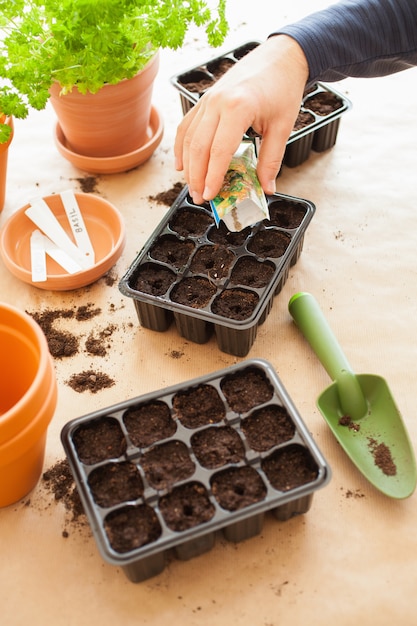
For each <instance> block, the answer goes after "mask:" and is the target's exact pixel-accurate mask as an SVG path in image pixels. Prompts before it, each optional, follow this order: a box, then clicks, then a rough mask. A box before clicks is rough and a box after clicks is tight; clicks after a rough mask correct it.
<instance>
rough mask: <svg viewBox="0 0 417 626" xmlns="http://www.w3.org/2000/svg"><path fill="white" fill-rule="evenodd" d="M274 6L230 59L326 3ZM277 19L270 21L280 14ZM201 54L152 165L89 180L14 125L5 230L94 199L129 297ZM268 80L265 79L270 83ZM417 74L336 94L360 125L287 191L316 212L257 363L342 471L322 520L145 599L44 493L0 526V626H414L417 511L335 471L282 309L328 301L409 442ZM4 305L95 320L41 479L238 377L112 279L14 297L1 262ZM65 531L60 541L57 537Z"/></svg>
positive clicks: (316, 390) (248, 23)
mask: <svg viewBox="0 0 417 626" xmlns="http://www.w3.org/2000/svg"><path fill="white" fill-rule="evenodd" d="M294 4H295V5H296V6H294V7H292V6H291V7H287V6H283V7H280V5H279V4H277V3H270V2H269V1H268V0H261V3H260V4H259V3H256V5H254V6H249V7H248V6H247V5H246V4H245V5H244V6H243V5H242V3H240V2H237V0H232V1H231V2H230V7H231V8H230V11H229V13H230V16H231V23H232V28H231V32H230V35H229V37H228V40H227V42H226V43H225V44H224V46H223V47H222V49H221V51H223V50H229V49H231V48H233V47H234V46H236V45H240V44H241V43H243V42H246V41H248V40H251V39H262V38H265V37H266V36H267V35H268V33H269V30H271V29H272V27H273V26H275V25H276V26H279V25H280V24H283V23H284V22H287V21H292V20H293V19H296V18H297V17H300V16H302V15H303V14H305V13H307V12H308V11H310V10H313V9H315V8H321V7H323V6H325V5H326V4H327V3H326V2H320V1H318V0H315V1H313V2H311V1H310V2H306V1H303V2H301V1H300V2H297V3H294ZM274 12H275V13H274ZM217 53H218V51H213V50H209V49H207V47H205V46H204V45H203V44H202V43H200V39H199V38H198V37H192V36H190V38H189V40H188V43H187V45H186V46H185V47H184V49H183V50H181V51H178V52H175V53H173V52H167V51H164V52H163V53H162V57H161V71H160V74H159V75H158V79H157V85H156V87H155V95H154V104H155V105H156V106H157V107H158V108H159V110H160V112H161V114H162V116H163V117H164V122H165V135H164V139H163V141H162V144H161V145H160V147H159V148H158V150H157V151H156V153H155V154H154V156H153V157H152V158H151V160H150V161H149V162H148V163H146V164H144V165H143V166H142V167H140V168H138V169H136V170H134V171H131V172H129V173H126V174H117V175H111V176H110V175H108V176H94V177H93V178H90V179H88V174H86V173H85V172H82V171H80V170H77V169H76V168H74V167H73V166H72V165H71V164H70V163H68V162H67V161H65V160H64V159H63V158H62V157H61V156H60V155H59V154H58V152H57V150H56V148H55V146H54V141H53V127H54V120H55V118H54V114H53V113H52V111H51V110H50V109H49V108H48V109H47V110H46V111H43V112H40V113H32V114H31V115H30V117H29V118H28V119H27V120H25V121H18V122H17V123H16V136H15V139H14V141H13V145H12V149H11V153H10V159H9V175H8V189H7V200H6V206H5V209H4V211H3V214H2V215H1V217H0V226H2V225H3V223H4V221H5V219H6V218H7V217H8V216H9V215H11V214H12V213H13V211H14V210H17V209H18V208H20V207H21V206H23V205H25V204H26V203H27V202H28V201H29V200H30V199H31V198H33V197H35V196H36V197H38V196H41V195H42V196H44V195H48V194H50V193H59V192H60V191H63V190H65V189H68V188H73V189H74V190H79V189H81V188H82V187H83V185H86V184H87V183H94V185H95V186H93V190H94V192H95V193H97V194H99V195H102V196H103V197H105V198H106V199H107V200H109V201H110V202H113V203H114V204H115V205H116V206H117V207H118V208H119V209H120V211H121V212H122V214H123V216H124V218H125V220H126V225H127V233H128V240H127V245H126V249H125V251H124V253H123V256H122V257H121V259H120V260H119V261H118V263H117V265H116V267H115V268H114V270H113V275H114V276H115V277H116V278H117V279H119V278H121V276H122V275H123V273H124V272H125V270H126V269H127V267H128V265H129V264H130V263H131V261H132V260H133V258H134V256H135V255H136V253H137V252H138V250H139V249H140V248H141V247H142V245H143V244H144V243H145V241H146V239H147V238H148V237H149V235H150V234H151V233H152V231H153V229H154V228H155V226H156V225H157V224H158V223H159V221H160V219H161V218H162V217H163V215H164V213H165V212H166V210H167V207H166V206H163V205H160V204H158V203H156V202H155V201H153V200H152V199H151V196H154V195H156V194H157V193H159V192H160V191H165V190H168V189H170V188H171V186H172V185H173V184H174V183H175V182H177V181H182V180H183V179H182V176H181V174H179V173H177V172H176V171H175V169H174V159H173V140H174V136H175V129H176V125H177V123H178V122H179V121H180V119H181V117H182V112H181V107H180V100H179V95H178V93H177V91H176V90H175V88H173V87H172V86H171V85H170V83H169V77H170V76H171V75H173V74H174V73H178V72H181V71H182V70H184V69H187V68H188V67H190V65H191V64H193V65H194V64H196V63H197V62H199V61H200V60H201V61H204V60H206V59H208V58H211V57H212V56H215V55H217ZM271 80H272V79H271ZM416 81H417V70H414V69H413V70H409V71H408V72H404V73H402V74H398V75H396V76H391V77H387V78H384V79H374V80H359V79H357V80H353V79H349V80H347V81H344V82H342V83H339V84H338V85H337V87H338V89H340V90H342V91H343V92H344V93H346V94H347V95H348V97H349V98H350V99H351V100H352V102H353V108H352V110H351V111H349V112H348V113H346V114H345V115H344V116H343V118H342V121H341V124H340V129H339V134H338V138H337V142H336V145H335V147H334V148H332V149H331V150H329V151H327V152H325V153H322V154H314V153H313V154H312V156H311V157H310V159H309V160H308V161H307V162H306V163H304V164H302V165H301V166H299V167H297V168H295V169H293V170H291V169H288V168H285V170H284V171H283V173H282V175H281V176H280V177H279V179H278V181H277V190H278V191H281V192H284V193H288V194H290V195H294V196H298V197H302V198H307V199H309V200H311V201H312V202H314V203H315V204H316V206H317V211H316V215H315V216H314V218H313V221H312V223H311V225H310V226H309V228H308V230H307V233H306V237H305V242H304V249H303V252H302V254H301V257H300V259H299V261H298V263H297V264H296V265H295V266H294V267H292V268H291V271H290V274H289V277H288V280H287V282H286V284H285V286H284V288H283V290H282V292H281V293H280V294H279V295H278V296H277V297H276V298H275V301H274V305H273V308H272V311H271V313H270V315H269V316H268V318H267V320H266V322H265V324H264V325H262V326H261V327H260V329H259V333H258V337H257V339H256V341H255V344H254V346H253V348H252V350H251V352H250V354H249V355H248V358H250V357H262V358H265V359H267V360H269V361H270V362H271V363H272V364H273V366H274V367H275V369H276V371H277V373H278V375H279V376H280V378H281V380H282V382H283V384H284V386H285V387H286V389H287V391H288V392H289V394H290V396H291V397H292V399H293V401H294V403H295V405H296V407H297V408H298V410H299V412H300V413H301V415H302V417H303V418H304V420H305V422H306V424H307V425H308V427H309V429H310V431H311V433H312V434H313V436H314V438H315V440H316V441H317V443H318V445H319V447H320V449H321V450H322V452H323V454H324V455H325V457H326V459H327V460H328V462H329V463H330V465H331V467H332V471H333V477H332V480H331V482H330V484H329V485H328V486H326V487H325V488H324V489H322V490H320V491H318V492H317V493H316V494H315V496H314V498H313V504H312V508H311V510H310V511H309V512H308V513H307V514H306V515H304V516H300V517H297V518H294V519H292V520H290V521H288V522H283V523H281V522H277V521H276V520H274V519H272V518H270V517H269V516H266V518H265V524H264V528H263V530H262V533H261V534H260V535H259V536H258V537H256V538H254V539H250V540H248V541H245V542H243V543H242V544H239V545H234V544H230V543H227V542H226V541H224V540H223V539H219V540H218V541H217V543H216V545H215V547H214V548H213V549H212V550H211V551H210V552H209V553H207V554H205V555H202V556H201V557H198V558H196V559H193V560H190V561H187V562H181V561H177V560H170V562H169V563H168V566H167V568H166V569H165V571H164V572H163V573H162V574H161V575H160V576H157V577H156V578H153V579H150V580H149V581H146V582H144V583H141V584H138V585H134V584H132V583H130V582H129V581H128V580H127V578H126V577H125V575H124V573H123V572H122V571H121V570H120V569H118V568H117V567H114V566H112V565H109V564H107V563H105V562H104V561H103V560H102V558H101V557H100V555H99V553H98V550H97V547H96V544H95V542H94V539H93V537H92V535H91V532H90V530H89V528H88V526H81V525H80V524H79V523H74V522H72V521H71V519H70V517H71V515H70V512H69V511H67V510H66V509H65V507H64V506H63V504H62V503H57V502H55V501H54V499H53V496H52V494H51V493H50V492H48V490H47V489H46V488H45V486H44V485H43V484H40V485H38V487H37V488H36V489H35V490H34V491H33V492H32V493H31V494H30V496H28V498H25V499H24V501H22V502H19V503H17V504H16V505H13V506H11V507H8V508H7V509H3V510H0V555H1V561H0V563H1V565H0V598H1V602H0V616H1V618H0V619H1V623H2V624H5V625H6V624H7V626H21V625H22V624H32V625H33V626H40V625H44V624H55V625H56V626H61V625H62V626H67V625H69V624H77V626H84V625H88V624H91V623H94V624H100V626H110V625H111V626H113V625H114V624H123V625H131V624H132V625H133V624H146V625H150V626H160V625H162V624H167V623H172V622H174V621H175V622H176V623H178V624H182V625H183V626H194V625H197V624H198V626H206V625H207V626H208V625H210V626H212V625H213V624H216V625H225V626H226V625H227V626H230V625H232V624H233V625H234V626H272V625H274V626H278V624H291V625H293V626H304V625H305V624H309V625H314V626H316V625H317V626H333V625H334V624H340V625H343V626H350V625H358V624H361V626H373V625H374V624H376V623H377V624H378V625H379V626H382V625H387V626H388V625H390V626H391V625H392V624H399V625H400V624H401V626H409V625H410V626H411V625H412V624H414V623H415V619H416V617H415V613H416V608H415V590H416V581H417V532H416V526H417V500H416V497H417V496H416V495H414V496H412V497H411V498H409V499H407V500H404V501H394V500H390V499H388V498H386V497H384V496H383V495H381V494H380V493H379V492H377V491H376V490H375V489H374V488H373V487H372V486H371V485H370V484H368V483H367V481H366V480H365V479H364V478H363V477H362V476H361V475H360V474H359V473H358V471H357V470H356V469H355V468H354V467H353V465H352V464H351V462H350V461H349V460H348V459H347V457H346V456H345V455H344V454H343V453H342V451H341V449H340V447H339V445H338V444H337V442H336V441H335V440H334V438H333V437H332V435H331V434H330V432H329V429H328V428H327V425H326V423H325V421H324V420H323V419H322V417H321V415H320V413H319V412H318V410H317V408H316V404H315V402H316V398H317V396H318V395H319V394H320V393H321V391H323V389H324V388H325V387H327V385H328V384H330V380H329V378H328V376H327V374H326V372H325V371H324V369H323V368H322V366H321V365H320V363H319V362H318V360H317V358H316V357H315V356H314V354H313V353H312V352H311V350H310V349H309V347H308V346H307V344H306V342H305V341H304V339H303V338H302V336H301V335H300V334H299V332H298V331H297V329H296V328H295V326H294V324H293V323H292V321H291V318H290V316H289V314H288V311H287V305H288V300H289V298H290V297H291V295H292V294H293V293H296V292H297V291H299V290H306V291H310V292H312V293H313V294H314V295H315V296H316V297H317V299H318V300H319V302H320V304H321V306H322V307H323V310H324V312H325V314H326V316H327V317H328V319H329V322H330V323H331V325H332V327H333V329H334V331H335V333H336V335H337V337H338V339H339V341H340V344H341V345H342V347H343V348H344V350H345V352H346V355H347V357H348V359H349V360H350V362H351V364H352V367H353V368H354V369H355V370H356V371H357V372H358V373H366V372H369V373H376V374H380V375H382V376H383V377H385V378H386V380H387V382H388V384H389V386H390V388H391V391H392V393H393V395H394V397H395V399H396V401H397V403H398V406H399V408H400V410H401V412H402V414H403V417H404V421H405V423H406V426H407V428H408V430H409V433H410V437H411V440H412V442H413V445H414V446H416V444H417V419H416V401H415V391H416V383H415V379H416V354H417V350H416V347H417V346H416V339H415V323H416V319H417V305H416V285H417V265H416V248H417V234H416V233H417V210H416V191H417V187H416V171H415V170H416V168H415V163H416V144H417V142H416V140H417V131H416V109H415V98H414V97H413V95H414V93H415V87H416ZM0 299H1V300H2V301H4V302H9V303H13V304H15V305H17V306H19V307H20V308H22V309H25V310H28V311H31V312H33V311H44V310H45V309H48V308H53V309H67V308H72V307H78V306H84V305H87V304H89V303H92V305H93V306H94V307H95V308H99V309H101V312H100V313H99V314H98V315H97V316H96V317H94V318H93V319H91V320H87V321H85V322H83V323H76V322H75V321H74V320H69V321H67V322H65V321H62V320H61V322H60V323H62V327H63V328H66V329H67V330H70V331H71V332H74V333H76V334H77V335H78V337H79V351H78V353H77V354H76V355H75V356H73V357H71V358H67V359H57V360H55V365H56V374H57V378H58V383H59V401H58V407H57V410H56V414H55V416H54V419H53V421H52V423H51V426H50V428H49V431H48V440H47V451H46V458H45V469H48V468H50V467H51V466H52V465H53V464H54V463H55V462H56V461H57V460H60V459H63V458H64V453H63V449H62V445H61V443H60V431H61V429H62V427H63V425H64V424H65V423H66V422H67V421H68V420H70V419H72V418H75V417H78V416H79V415H83V414H85V413H88V412H90V411H94V410H96V409H100V408H103V407H106V406H109V405H111V404H113V403H115V402H119V401H121V400H124V399H128V398H131V397H133V396H135V395H140V394H142V393H146V392H148V391H153V390H156V389H160V388H162V387H165V386H166V385H172V384H176V383H179V382H182V381H186V380H188V379H189V378H193V377H195V376H200V375H204V374H207V373H209V372H212V371H214V370H216V369H219V368H223V367H225V366H227V365H229V364H232V363H235V362H237V361H239V359H237V358H235V357H232V356H229V355H226V354H224V353H222V352H220V351H219V350H218V348H217V344H216V341H215V339H214V338H213V339H211V340H210V341H209V342H208V343H207V344H205V345H202V346H201V345H196V344H192V343H190V342H188V341H185V340H183V339H182V338H181V337H179V336H178V334H177V332H176V331H175V329H174V328H170V329H169V330H168V331H167V332H166V333H162V334H159V333H154V332H151V331H148V330H146V329H143V328H141V327H140V326H139V325H138V321H137V316H136V313H135V309H134V306H133V303H132V302H131V301H130V300H129V299H128V298H125V297H123V296H122V295H121V294H120V292H119V291H118V288H117V280H116V282H115V283H114V284H113V285H108V284H106V282H105V281H103V280H100V281H98V282H97V283H95V284H94V285H92V286H90V287H88V288H85V289H81V290H79V291H75V292H68V293H52V292H46V291H43V290H39V289H37V288H36V287H32V286H28V285H26V284H23V283H21V282H19V281H18V280H17V279H15V278H14V277H13V276H12V275H11V274H9V272H8V271H7V270H6V268H5V267H4V266H3V264H2V263H0ZM109 325H113V327H114V328H113V331H112V334H111V337H110V338H109V346H110V347H109V348H108V351H107V354H106V355H105V356H101V357H100V356H91V355H90V354H89V353H88V352H87V351H86V348H85V342H86V340H87V339H88V337H89V335H90V333H93V334H94V333H95V334H97V333H99V332H100V331H102V330H103V329H105V328H107V327H108V326H109ZM90 367H92V368H94V369H97V370H100V371H102V372H104V373H106V374H107V375H108V376H109V377H111V378H113V379H114V381H115V384H114V385H113V386H112V387H110V388H108V389H104V390H102V391H99V392H98V393H96V394H92V393H89V392H84V393H77V392H76V391H74V390H73V389H72V388H71V387H70V386H69V385H68V380H69V378H70V376H71V375H72V374H74V373H77V372H81V371H83V370H86V369H89V368H90ZM66 533H68V537H64V536H63V534H66Z"/></svg>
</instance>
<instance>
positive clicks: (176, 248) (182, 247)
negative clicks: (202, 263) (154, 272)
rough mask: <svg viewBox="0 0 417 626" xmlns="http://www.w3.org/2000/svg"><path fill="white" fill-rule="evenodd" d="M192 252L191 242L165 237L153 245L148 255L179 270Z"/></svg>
mask: <svg viewBox="0 0 417 626" xmlns="http://www.w3.org/2000/svg"><path fill="white" fill-rule="evenodd" d="M193 250H194V243H193V242H192V241H181V240H179V239H177V238H176V237H174V236H171V235H166V236H165V237H161V238H160V239H158V240H157V241H156V242H155V243H154V245H153V246H152V248H151V249H150V255H151V257H152V258H153V259H155V260H156V261H162V262H163V263H168V264H170V265H172V266H173V267H175V268H177V269H179V268H180V267H182V266H183V265H185V264H186V263H187V261H188V259H189V257H190V255H191V253H192V252H193Z"/></svg>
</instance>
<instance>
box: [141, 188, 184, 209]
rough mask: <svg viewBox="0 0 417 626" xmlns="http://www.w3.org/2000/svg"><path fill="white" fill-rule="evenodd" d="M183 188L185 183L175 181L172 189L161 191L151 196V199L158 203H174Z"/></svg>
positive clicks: (169, 204)
mask: <svg viewBox="0 0 417 626" xmlns="http://www.w3.org/2000/svg"><path fill="white" fill-rule="evenodd" d="M183 188H184V183H174V185H173V186H172V187H171V189H168V190H167V191H161V192H160V193H157V194H156V195H155V196H149V200H152V201H153V202H157V203H158V204H166V205H167V206H171V204H173V203H174V201H175V200H176V199H177V196H179V194H180V193H181V191H182V190H183Z"/></svg>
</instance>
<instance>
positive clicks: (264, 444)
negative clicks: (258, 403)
mask: <svg viewBox="0 0 417 626" xmlns="http://www.w3.org/2000/svg"><path fill="white" fill-rule="evenodd" d="M241 428H242V431H243V433H244V434H245V436H246V439H247V440H248V443H249V445H250V447H251V448H252V450H256V451H257V452H263V451H265V450H269V449H270V448H272V447H273V446H276V445H278V444H280V443H283V442H285V441H289V440H290V439H292V438H293V437H294V433H295V425H294V423H293V421H292V420H291V418H290V416H289V415H288V412H287V410H286V409H285V408H284V407H282V406H278V405H276V404H275V405H269V406H266V407H263V408H261V409H258V410H257V411H254V412H253V413H252V414H251V415H250V416H249V417H246V418H245V419H244V420H243V421H242V424H241Z"/></svg>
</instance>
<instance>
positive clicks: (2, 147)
mask: <svg viewBox="0 0 417 626" xmlns="http://www.w3.org/2000/svg"><path fill="white" fill-rule="evenodd" d="M0 122H1V123H2V124H8V125H9V126H10V128H11V129H12V132H11V134H10V137H9V139H8V141H6V142H5V143H0V211H2V210H3V207H4V201H5V198H6V179H7V158H8V155H9V146H10V144H11V142H12V139H13V130H14V128H13V118H12V117H7V116H6V115H4V114H2V113H0Z"/></svg>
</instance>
